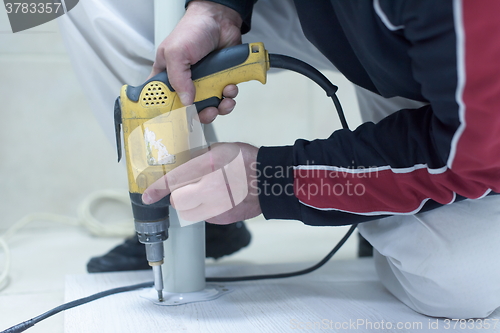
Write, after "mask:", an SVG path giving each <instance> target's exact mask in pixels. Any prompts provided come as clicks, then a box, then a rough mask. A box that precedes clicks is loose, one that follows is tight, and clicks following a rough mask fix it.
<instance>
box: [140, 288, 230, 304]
mask: <svg viewBox="0 0 500 333" xmlns="http://www.w3.org/2000/svg"><path fill="white" fill-rule="evenodd" d="M232 291H233V289H230V288H228V287H226V286H223V285H212V284H207V286H206V287H205V289H203V290H201V291H196V292H190V293H168V292H163V302H160V301H158V293H157V291H156V289H154V288H148V289H144V290H143V291H142V292H141V294H140V296H141V297H142V298H145V299H147V300H149V301H151V302H153V303H154V304H156V305H163V306H172V305H182V304H188V303H197V302H206V301H211V300H214V299H217V298H219V297H221V296H222V295H225V294H228V293H230V292H232Z"/></svg>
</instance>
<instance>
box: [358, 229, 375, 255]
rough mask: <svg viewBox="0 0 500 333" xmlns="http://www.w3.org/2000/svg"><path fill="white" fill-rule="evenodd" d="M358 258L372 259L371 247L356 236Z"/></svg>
mask: <svg viewBox="0 0 500 333" xmlns="http://www.w3.org/2000/svg"><path fill="white" fill-rule="evenodd" d="M358 257H360V258H361V257H373V246H372V245H371V244H370V243H368V241H367V240H366V239H365V238H364V237H363V236H361V234H358Z"/></svg>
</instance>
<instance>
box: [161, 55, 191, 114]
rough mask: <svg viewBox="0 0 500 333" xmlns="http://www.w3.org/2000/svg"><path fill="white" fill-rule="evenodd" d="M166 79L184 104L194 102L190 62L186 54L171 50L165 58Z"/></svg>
mask: <svg viewBox="0 0 500 333" xmlns="http://www.w3.org/2000/svg"><path fill="white" fill-rule="evenodd" d="M166 68H167V73H168V80H169V81H170V83H171V84H172V87H173V88H174V89H175V91H176V92H177V94H178V95H179V98H180V100H181V102H182V104H184V105H191V104H193V103H194V96H195V92H196V91H195V88H194V84H193V81H192V80H191V62H190V61H189V58H188V56H186V55H183V54H182V53H178V52H172V53H170V54H169V56H168V58H166Z"/></svg>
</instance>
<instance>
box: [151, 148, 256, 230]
mask: <svg viewBox="0 0 500 333" xmlns="http://www.w3.org/2000/svg"><path fill="white" fill-rule="evenodd" d="M257 152H258V148H257V147H254V146H251V145H249V144H245V143H220V144H215V145H212V146H211V149H209V150H208V152H206V153H205V154H203V155H201V156H198V157H195V158H193V159H192V160H190V161H188V162H186V163H184V164H182V165H180V166H178V167H177V168H175V169H174V170H172V171H170V172H169V173H167V174H166V175H165V176H163V177H162V178H160V179H159V180H158V181H156V182H155V183H154V184H152V185H151V186H149V187H148V189H147V190H146V191H144V194H143V196H142V200H143V202H144V203H145V204H151V203H154V202H157V201H158V200H160V199H161V198H163V197H165V196H167V195H168V194H170V193H171V194H172V195H171V197H170V202H171V204H172V206H173V207H174V208H175V209H176V210H177V212H178V213H179V215H180V217H181V218H182V219H184V220H186V221H192V222H197V221H208V222H210V223H216V224H229V223H232V222H237V221H241V220H245V219H249V218H252V217H255V216H257V215H259V214H261V209H260V204H259V198H258V187H257V173H256V162H257Z"/></svg>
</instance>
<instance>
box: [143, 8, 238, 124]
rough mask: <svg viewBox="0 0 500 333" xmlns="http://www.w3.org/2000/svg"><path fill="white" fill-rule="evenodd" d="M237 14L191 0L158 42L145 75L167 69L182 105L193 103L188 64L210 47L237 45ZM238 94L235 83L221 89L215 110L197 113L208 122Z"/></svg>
mask: <svg viewBox="0 0 500 333" xmlns="http://www.w3.org/2000/svg"><path fill="white" fill-rule="evenodd" d="M241 24H242V19H241V17H240V15H239V14H238V13H237V12H236V11H234V10H233V9H231V8H228V7H226V6H223V5H220V4H217V3H214V2H211V1H192V2H190V3H189V5H188V8H187V10H186V14H184V16H183V18H182V19H181V20H180V21H179V23H178V24H177V26H176V27H175V29H174V30H173V31H172V33H171V34H170V35H169V36H168V37H167V38H165V40H164V41H163V42H162V43H161V44H160V46H159V47H158V50H157V53H156V60H155V63H154V64H153V70H152V72H151V74H150V75H149V78H151V77H153V76H154V75H156V74H158V73H160V72H162V71H164V70H165V69H166V70H167V73H168V79H169V81H170V83H171V84H172V87H173V88H174V89H175V91H177V93H178V95H179V98H180V99H181V102H182V104H184V105H186V106H187V105H191V104H193V102H194V97H195V88H194V85H193V81H192V80H191V65H194V64H196V63H197V62H198V61H200V60H201V59H202V58H203V57H205V56H206V55H207V54H209V53H210V52H212V51H214V50H218V49H222V48H226V47H229V46H234V45H238V44H241V31H240V29H241ZM237 94H238V88H237V87H236V86H235V85H229V86H227V87H225V88H224V90H223V92H222V95H223V96H224V97H225V98H224V99H223V100H222V101H221V103H220V105H219V107H218V109H217V108H214V107H210V108H206V109H205V110H203V111H202V112H200V121H201V122H203V123H205V124H208V123H210V122H212V121H213V120H214V119H215V118H216V117H217V115H218V114H221V115H224V114H228V113H230V112H231V111H232V110H233V108H234V106H235V104H236V102H235V101H234V99H233V98H235V97H236V95H237Z"/></svg>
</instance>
